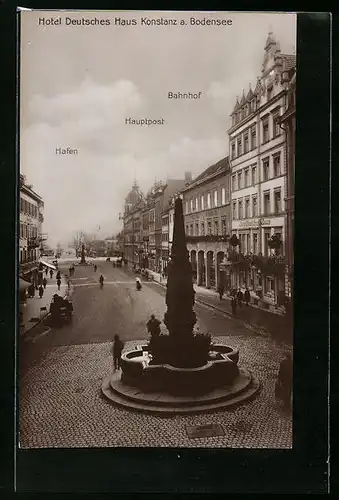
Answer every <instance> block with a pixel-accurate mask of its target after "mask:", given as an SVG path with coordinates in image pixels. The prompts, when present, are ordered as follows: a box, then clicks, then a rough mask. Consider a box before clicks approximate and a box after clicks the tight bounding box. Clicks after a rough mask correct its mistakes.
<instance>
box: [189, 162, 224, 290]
mask: <svg viewBox="0 0 339 500" xmlns="http://www.w3.org/2000/svg"><path fill="white" fill-rule="evenodd" d="M182 195H183V207H184V221H185V232H186V241H187V249H188V251H189V254H190V260H191V264H192V271H193V279H194V281H195V282H196V283H197V284H198V285H199V286H205V287H207V288H211V287H218V286H219V284H222V283H224V285H225V286H227V283H226V282H225V276H224V271H223V270H222V266H221V263H222V262H223V261H224V259H225V256H226V253H227V248H228V240H229V235H230V233H231V217H230V166H229V160H228V157H226V158H223V159H222V160H220V161H219V162H217V163H215V164H214V165H211V166H210V167H209V168H207V169H206V170H205V171H204V172H203V173H202V174H200V175H199V176H198V177H196V178H195V179H194V180H193V182H192V183H191V184H189V185H188V186H187V187H186V188H185V189H184V190H183V191H182Z"/></svg>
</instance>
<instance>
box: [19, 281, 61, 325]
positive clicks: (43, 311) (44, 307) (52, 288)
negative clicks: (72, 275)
mask: <svg viewBox="0 0 339 500" xmlns="http://www.w3.org/2000/svg"><path fill="white" fill-rule="evenodd" d="M44 277H46V279H47V285H46V289H45V290H44V294H43V296H42V298H41V299H40V297H39V292H38V290H36V291H35V296H34V297H33V298H27V301H26V303H25V304H20V306H19V311H21V312H22V318H21V321H20V333H21V334H25V333H27V332H28V331H29V330H31V328H33V327H34V326H36V325H37V324H38V323H40V321H41V320H42V319H43V318H45V317H46V316H47V314H48V313H49V306H50V304H51V301H52V297H53V295H54V294H55V293H57V294H58V295H61V296H62V297H64V296H65V295H67V292H68V289H67V281H66V279H65V276H63V275H61V286H60V291H59V290H58V286H57V284H56V278H55V273H54V275H53V278H52V279H51V278H50V277H49V274H48V275H47V276H46V275H45V274H44Z"/></svg>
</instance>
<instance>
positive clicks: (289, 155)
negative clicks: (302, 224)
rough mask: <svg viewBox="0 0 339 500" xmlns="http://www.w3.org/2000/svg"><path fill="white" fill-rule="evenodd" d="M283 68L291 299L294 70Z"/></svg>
mask: <svg viewBox="0 0 339 500" xmlns="http://www.w3.org/2000/svg"><path fill="white" fill-rule="evenodd" d="M287 68H288V65H287V64H286V65H285V67H284V68H283V69H284V71H283V75H282V77H283V82H284V83H285V84H286V89H287V96H286V106H285V113H284V114H283V115H282V116H281V117H280V122H281V127H282V129H283V130H284V131H285V137H286V185H285V186H286V187H285V200H284V201H285V215H286V230H285V233H286V236H285V255H286V286H285V289H286V295H287V297H289V298H290V299H293V268H294V266H293V263H294V176H295V136H296V68H295V66H294V67H292V68H290V69H287Z"/></svg>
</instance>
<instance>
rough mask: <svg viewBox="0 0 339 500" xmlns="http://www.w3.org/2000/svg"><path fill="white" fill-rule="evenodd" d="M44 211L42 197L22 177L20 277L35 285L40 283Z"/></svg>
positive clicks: (21, 176)
mask: <svg viewBox="0 0 339 500" xmlns="http://www.w3.org/2000/svg"><path fill="white" fill-rule="evenodd" d="M43 209H44V202H43V200H42V198H41V196H39V195H38V194H37V193H36V192H35V191H33V189H32V186H30V185H28V184H26V182H25V178H24V176H23V175H20V239H19V252H20V254H19V255H20V275H21V276H22V277H23V278H25V279H26V280H28V281H31V282H32V283H34V284H35V285H38V283H39V258H40V247H41V243H42V223H43V220H44V217H43ZM40 277H41V276H40Z"/></svg>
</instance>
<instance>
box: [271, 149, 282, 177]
mask: <svg viewBox="0 0 339 500" xmlns="http://www.w3.org/2000/svg"><path fill="white" fill-rule="evenodd" d="M273 171H274V177H279V175H281V168H280V153H279V154H277V155H275V156H273Z"/></svg>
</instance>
